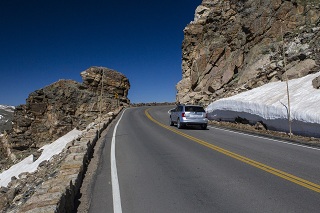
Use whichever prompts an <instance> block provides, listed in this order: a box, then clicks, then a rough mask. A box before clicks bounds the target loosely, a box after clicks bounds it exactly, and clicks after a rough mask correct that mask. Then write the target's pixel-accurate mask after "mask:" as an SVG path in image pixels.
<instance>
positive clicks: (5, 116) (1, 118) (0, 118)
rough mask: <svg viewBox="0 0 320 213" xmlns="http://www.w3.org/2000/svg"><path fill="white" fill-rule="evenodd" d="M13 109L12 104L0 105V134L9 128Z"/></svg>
mask: <svg viewBox="0 0 320 213" xmlns="http://www.w3.org/2000/svg"><path fill="white" fill-rule="evenodd" d="M14 109H15V107H14V106H8V105H0V134H1V133H3V132H4V130H8V129H11V126H12V118H13V112H14Z"/></svg>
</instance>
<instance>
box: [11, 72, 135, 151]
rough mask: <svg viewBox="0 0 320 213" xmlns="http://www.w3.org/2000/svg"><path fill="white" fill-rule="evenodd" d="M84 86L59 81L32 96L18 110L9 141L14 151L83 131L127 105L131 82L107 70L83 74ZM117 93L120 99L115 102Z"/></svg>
mask: <svg viewBox="0 0 320 213" xmlns="http://www.w3.org/2000/svg"><path fill="white" fill-rule="evenodd" d="M81 76H82V78H83V83H78V82H75V81H72V80H59V81H58V82H55V83H53V84H51V85H49V86H47V87H45V88H43V89H40V90H37V91H35V92H33V93H31V94H30V95H29V97H28V99H27V100H26V104H25V105H20V106H18V107H16V110H15V112H14V118H13V129H12V131H11V132H9V136H8V141H9V143H8V144H10V146H11V147H10V148H11V149H13V150H24V149H28V148H30V147H41V146H42V145H44V144H47V143H50V142H52V141H54V140H55V139H57V138H59V137H60V136H62V135H64V134H66V133H67V132H69V131H71V130H72V129H74V128H78V129H83V128H85V127H86V126H87V125H88V124H89V123H91V122H92V121H93V120H94V119H96V118H97V117H98V115H99V114H100V112H101V113H107V112H110V111H112V110H114V109H115V108H116V107H117V106H118V105H120V104H121V105H127V104H129V103H130V101H129V100H128V98H127V95H128V90H129V88H130V83H129V80H128V79H127V78H126V77H125V76H124V75H123V74H121V73H119V72H117V71H114V70H110V69H107V68H103V67H91V68H89V69H88V70H86V71H84V72H81ZM115 93H117V95H118V99H115Z"/></svg>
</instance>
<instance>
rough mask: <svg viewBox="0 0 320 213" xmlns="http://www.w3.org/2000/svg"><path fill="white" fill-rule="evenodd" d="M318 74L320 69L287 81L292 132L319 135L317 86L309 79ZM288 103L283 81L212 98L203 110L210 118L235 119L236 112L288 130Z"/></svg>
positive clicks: (318, 92) (252, 119)
mask: <svg viewBox="0 0 320 213" xmlns="http://www.w3.org/2000/svg"><path fill="white" fill-rule="evenodd" d="M319 75H320V72H318V73H315V74H311V75H307V76H305V77H303V78H299V79H293V80H290V81H289V93H290V106H291V120H292V131H293V133H296V134H302V135H309V136H320V132H319V128H320V110H319V108H320V107H319V105H320V90H317V89H314V88H313V86H312V80H313V79H314V78H316V77H317V76H319ZM287 106H288V100H287V90H286V82H273V83H269V84H266V85H263V86H261V87H259V88H255V89H252V90H250V91H246V92H243V93H241V94H238V95H235V96H232V97H229V98H223V99H220V100H218V101H215V102H213V103H211V104H210V105H209V106H208V107H207V109H206V110H207V112H208V118H209V119H212V120H229V121H231V120H232V121H234V119H235V118H236V117H237V116H239V117H242V118H246V119H248V120H249V121H251V122H257V121H263V122H264V123H265V124H266V125H267V126H268V128H270V129H274V130H280V131H286V132H288V120H287V119H288V117H287V116H288V114H287Z"/></svg>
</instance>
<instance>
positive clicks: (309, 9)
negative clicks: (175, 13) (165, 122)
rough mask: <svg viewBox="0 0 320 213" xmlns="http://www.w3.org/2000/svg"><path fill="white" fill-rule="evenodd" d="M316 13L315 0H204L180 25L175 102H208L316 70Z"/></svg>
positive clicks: (319, 55) (319, 32)
mask: <svg viewBox="0 0 320 213" xmlns="http://www.w3.org/2000/svg"><path fill="white" fill-rule="evenodd" d="M319 11H320V1H319V0H304V1H302V0H285V1H284V0H264V1H261V0H259V1H256V0H242V1H236V0H203V1H202V4H201V5H200V6H198V7H197V9H196V13H195V17H194V21H192V22H191V23H190V24H189V25H188V26H186V28H185V29H184V41H183V44H182V80H181V81H180V82H179V83H178V84H177V85H176V88H177V91H178V92H177V96H176V100H177V102H181V103H188V102H189V103H190V102H191V103H202V104H204V105H206V104H208V103H210V102H212V101H214V100H217V99H219V98H222V97H228V96H232V95H235V94H237V93H240V92H243V91H245V90H249V89H252V88H255V87H258V86H261V85H263V84H266V83H268V82H272V81H282V80H286V77H288V78H289V79H292V78H297V77H302V76H305V75H307V74H310V73H314V72H318V71H319V70H320V69H319V66H320V13H319ZM285 71H287V72H286V74H285Z"/></svg>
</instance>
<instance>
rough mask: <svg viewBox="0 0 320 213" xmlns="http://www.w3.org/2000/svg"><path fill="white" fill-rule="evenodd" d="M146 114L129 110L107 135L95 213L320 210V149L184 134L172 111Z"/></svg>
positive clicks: (212, 131)
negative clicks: (173, 120) (171, 117)
mask: <svg viewBox="0 0 320 213" xmlns="http://www.w3.org/2000/svg"><path fill="white" fill-rule="evenodd" d="M146 109H148V108H147V107H141V108H130V109H127V110H126V111H125V112H124V114H123V116H122V118H121V120H120V121H119V122H118V125H116V122H114V124H113V125H112V127H111V128H110V129H109V131H108V133H107V134H106V136H105V141H104V142H105V146H104V147H103V150H102V156H101V160H100V163H99V165H98V171H97V175H96V177H95V179H94V182H93V187H92V189H93V192H92V195H91V204H90V211H89V212H94V213H97V212H113V211H114V209H115V210H118V211H119V212H120V210H122V212H130V213H135V212H139V213H143V212H146V213H149V212H161V213H163V212H184V213H185V212H197V213H198V212H255V213H256V212H320V186H319V185H320V150H318V149H312V148H307V147H303V146H297V145H292V144H290V143H284V142H281V141H277V140H271V139H266V138H261V137H255V136H250V135H247V134H240V133H235V132H231V131H227V130H222V129H218V128H214V127H209V128H208V130H201V129H196V128H195V129H192V128H188V129H182V130H178V129H177V128H176V127H170V126H169V125H168V114H167V111H168V110H169V109H170V107H151V108H150V109H149V110H147V111H146ZM115 126H116V128H115ZM114 130H116V132H114ZM113 134H115V135H114V136H115V137H113ZM112 138H113V139H114V141H113V143H114V144H115V160H116V162H115V165H116V169H117V173H116V174H117V175H118V179H116V180H118V183H119V194H120V196H118V197H117V195H118V194H117V192H116V190H115V189H114V193H113V192H112V186H113V185H112V184H114V183H112V182H117V181H115V180H112V179H111V175H110V173H111V171H110V169H111V167H112V166H111V162H110V161H111V160H110V159H111V156H110V153H111V150H112V148H111V144H112ZM113 187H115V185H114V186H113ZM114 194H116V195H115V200H117V199H121V201H120V202H117V201H116V203H115V208H113V206H114V205H113V203H114V202H113V195H114ZM118 201H119V200H118Z"/></svg>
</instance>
